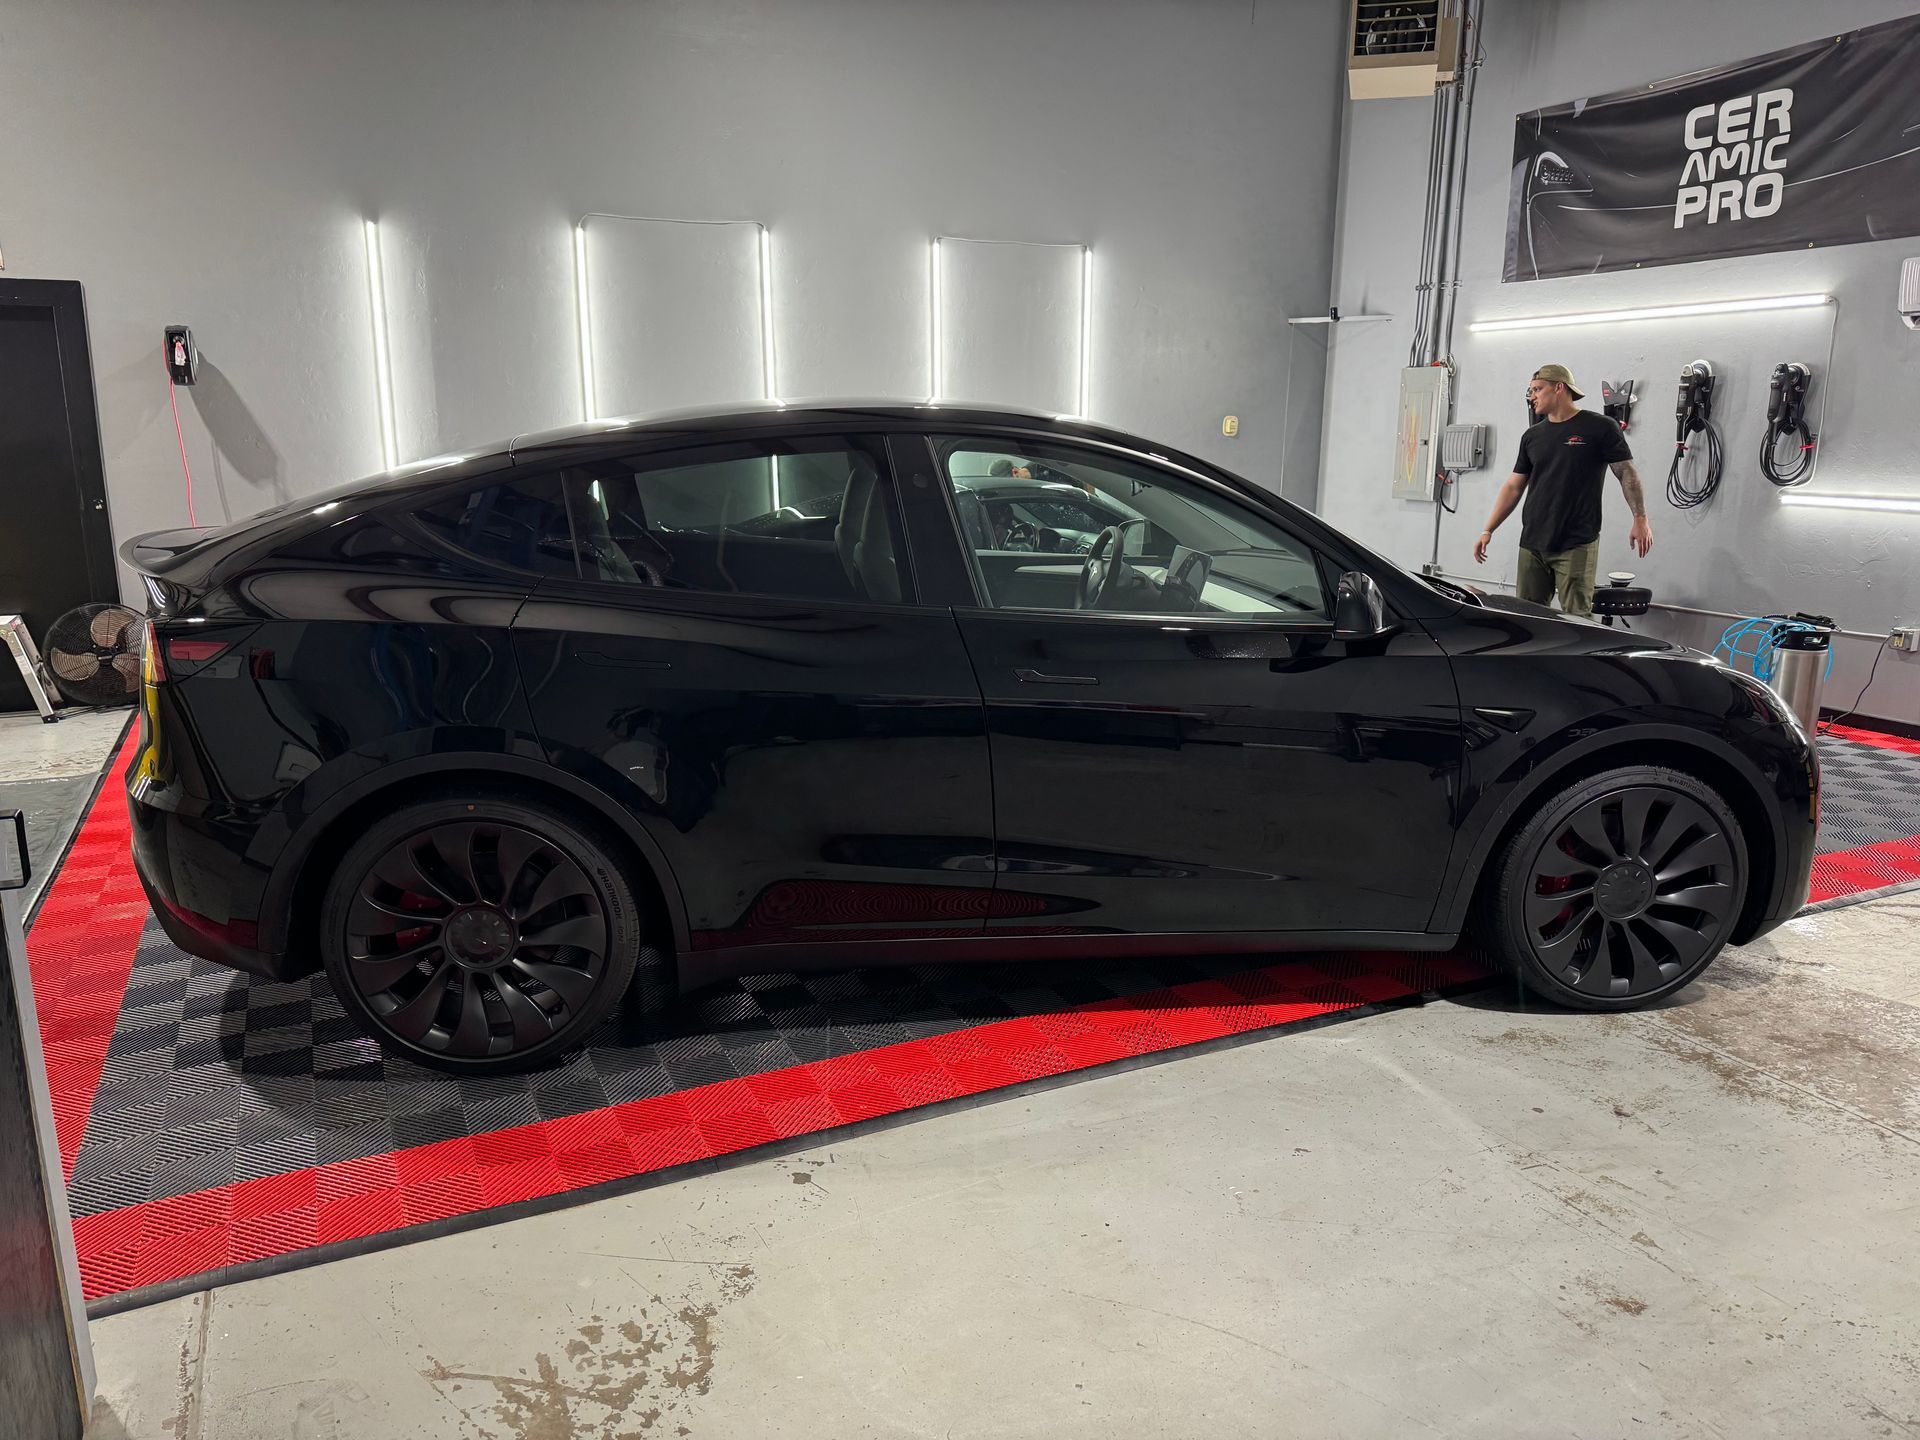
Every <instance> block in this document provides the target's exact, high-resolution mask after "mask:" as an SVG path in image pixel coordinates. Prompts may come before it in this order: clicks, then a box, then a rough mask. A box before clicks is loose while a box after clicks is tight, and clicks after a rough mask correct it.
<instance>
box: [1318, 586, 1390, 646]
mask: <svg viewBox="0 0 1920 1440" xmlns="http://www.w3.org/2000/svg"><path fill="white" fill-rule="evenodd" d="M1395 628H1396V627H1395V626H1393V625H1390V624H1388V623H1387V597H1386V596H1384V595H1382V594H1381V593H1380V586H1379V585H1378V584H1377V583H1376V582H1375V581H1374V578H1373V577H1372V576H1371V575H1368V574H1366V573H1365V572H1364V571H1360V570H1349V571H1347V573H1346V574H1344V575H1342V576H1341V577H1340V585H1339V588H1338V589H1336V590H1335V591H1334V597H1333V638H1334V639H1336V640H1372V639H1376V638H1378V637H1379V636H1381V635H1386V634H1389V633H1391V632H1392V631H1393V630H1394V629H1395Z"/></svg>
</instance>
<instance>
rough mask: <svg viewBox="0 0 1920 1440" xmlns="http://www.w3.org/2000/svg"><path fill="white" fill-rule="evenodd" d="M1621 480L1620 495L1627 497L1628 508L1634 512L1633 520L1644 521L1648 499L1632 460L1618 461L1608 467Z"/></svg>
mask: <svg viewBox="0 0 1920 1440" xmlns="http://www.w3.org/2000/svg"><path fill="white" fill-rule="evenodd" d="M1608 468H1609V469H1611V470H1612V471H1613V473H1614V474H1615V475H1617V476H1618V477H1619V479H1620V493H1621V494H1623V495H1625V496H1626V497H1627V508H1628V509H1629V510H1631V511H1633V518H1634V519H1636V520H1644V519H1645V518H1646V515H1647V497H1646V496H1645V495H1643V494H1642V493H1641V491H1640V472H1639V471H1638V470H1636V469H1634V468H1633V462H1632V461H1631V460H1616V461H1615V462H1614V463H1613V464H1612V465H1611V466H1609V467H1608Z"/></svg>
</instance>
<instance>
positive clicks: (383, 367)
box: [366, 220, 400, 470]
mask: <svg viewBox="0 0 1920 1440" xmlns="http://www.w3.org/2000/svg"><path fill="white" fill-rule="evenodd" d="M366 240H367V309H368V310H369V311H370V312H371V313H372V315H373V383H374V390H375V392H376V394H377V395H378V396H379V400H380V458H381V460H382V461H383V462H384V464H385V468H386V469H388V470H391V469H393V468H394V466H396V465H398V464H399V463H400V430H399V424H398V422H397V421H396V419H395V418H394V403H393V353H392V351H391V349H390V348H389V347H388V342H387V277H386V272H385V270H384V269H383V267H382V265H381V263H380V227H379V225H377V224H375V223H374V222H373V221H372V220H369V221H367V222H366Z"/></svg>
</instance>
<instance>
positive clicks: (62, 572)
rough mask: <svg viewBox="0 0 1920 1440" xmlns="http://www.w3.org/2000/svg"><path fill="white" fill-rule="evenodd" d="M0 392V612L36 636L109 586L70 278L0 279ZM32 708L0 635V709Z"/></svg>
mask: <svg viewBox="0 0 1920 1440" xmlns="http://www.w3.org/2000/svg"><path fill="white" fill-rule="evenodd" d="M153 363H154V378H155V380H156V382H157V381H159V380H160V379H161V378H162V377H161V373H160V361H159V359H158V358H156V359H155V360H154V362H153ZM0 397H4V398H0V614H18V615H24V616H25V617H26V621H27V628H28V629H29V630H30V631H31V632H32V633H33V638H34V643H35V644H38V643H40V641H42V640H43V639H44V638H45V637H46V632H47V627H48V626H49V625H50V624H52V623H53V621H54V620H55V619H56V618H57V617H58V616H60V615H62V614H64V613H65V612H66V611H68V610H70V609H72V608H73V607H74V606H76V605H84V604H85V603H86V602H87V601H89V600H112V599H114V598H116V596H117V593H118V587H117V586H116V584H115V581H114V573H113V532H112V529H111V527H110V526H109V524H108V520H107V496H106V482H105V479H104V477H103V475H102V473H101V468H100V433H99V426H98V422H97V420H96V418H95V412H94V400H93V362H92V361H91V359H90V358H89V357H88V354H87V328H86V315H85V312H84V310H83V308H82V306H81V300H80V286H79V283H78V282H77V281H72V280H0ZM32 708H33V698H32V696H30V695H29V694H28V693H27V687H26V685H25V684H24V682H22V680H21V678H20V673H19V671H18V669H17V668H16V667H15V665H14V662H13V657H12V655H11V654H9V653H8V652H7V651H6V649H5V648H4V647H0V711H4V710H29V709H32Z"/></svg>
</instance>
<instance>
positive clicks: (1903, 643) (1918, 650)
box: [1887, 625, 1920, 655]
mask: <svg viewBox="0 0 1920 1440" xmlns="http://www.w3.org/2000/svg"><path fill="white" fill-rule="evenodd" d="M1887 643H1888V644H1890V645H1892V646H1893V648H1894V649H1896V650H1904V651H1905V652H1906V653H1907V654H1909V655H1913V654H1920V625H1896V626H1894V627H1893V633H1892V634H1890V635H1889V636H1888V637H1887Z"/></svg>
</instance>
